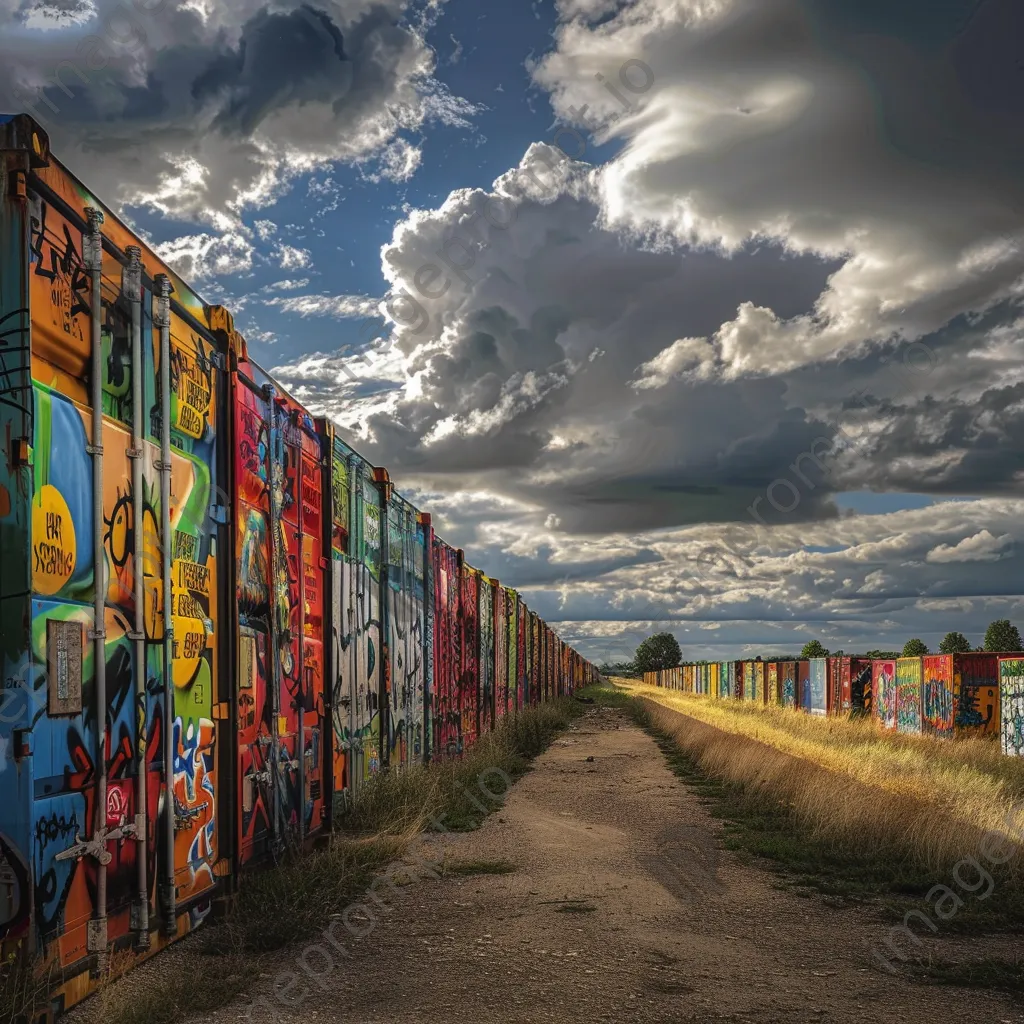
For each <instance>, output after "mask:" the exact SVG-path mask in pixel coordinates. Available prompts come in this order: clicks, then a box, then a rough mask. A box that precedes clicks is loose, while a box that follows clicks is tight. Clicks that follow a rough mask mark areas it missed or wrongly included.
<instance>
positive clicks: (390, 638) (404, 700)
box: [377, 470, 428, 767]
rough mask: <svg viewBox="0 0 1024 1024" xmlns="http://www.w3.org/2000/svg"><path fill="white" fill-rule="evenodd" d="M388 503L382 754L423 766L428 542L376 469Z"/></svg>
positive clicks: (416, 516)
mask: <svg viewBox="0 0 1024 1024" xmlns="http://www.w3.org/2000/svg"><path fill="white" fill-rule="evenodd" d="M377 476H378V484H379V486H381V487H382V488H383V497H384V499H385V501H386V507H387V513H386V515H387V559H386V562H385V564H384V566H383V581H382V582H383V592H384V599H383V601H382V609H383V613H384V623H383V635H384V638H385V644H384V651H383V662H384V692H383V695H382V703H383V707H384V716H385V718H384V734H385V736H386V743H385V748H384V754H385V759H386V763H387V764H388V766H389V767H398V766H410V765H414V764H422V763H423V761H424V760H425V759H426V757H427V747H428V743H427V741H426V738H425V728H426V719H427V714H426V658H425V641H424V630H425V625H424V620H425V618H426V592H425V587H426V576H425V568H424V559H425V557H426V540H425V531H424V524H423V523H422V522H421V520H420V512H419V510H418V509H417V508H415V507H414V506H413V505H411V504H410V503H409V502H408V501H406V500H405V499H404V498H402V497H401V496H400V495H399V494H398V493H397V492H396V491H395V490H394V488H393V487H392V485H391V482H390V479H389V478H388V476H387V474H386V472H384V471H381V470H378V472H377Z"/></svg>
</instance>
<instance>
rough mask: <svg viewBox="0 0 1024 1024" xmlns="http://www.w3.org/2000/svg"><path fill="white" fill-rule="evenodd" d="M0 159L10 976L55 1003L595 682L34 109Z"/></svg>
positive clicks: (3, 840)
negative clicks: (94, 190) (24, 975)
mask: <svg viewBox="0 0 1024 1024" xmlns="http://www.w3.org/2000/svg"><path fill="white" fill-rule="evenodd" d="M0 171H2V174H0V181H2V182H3V183H4V190H3V198H2V200H0V202H2V206H0V211H2V212H0V260H2V274H0V551H2V555H0V635H2V641H0V643H2V667H3V671H2V686H3V689H2V691H0V698H2V700H0V773H2V774H0V787H2V792H3V796H2V799H0V953H2V960H0V964H2V963H4V962H6V961H7V959H8V957H10V956H17V955H23V954H26V953H29V954H35V955H39V956H41V957H43V958H44V960H46V961H48V962H49V963H50V964H51V965H52V966H54V967H55V968H56V971H55V975H54V976H55V977H57V978H58V979H59V981H58V985H57V988H56V989H55V991H54V996H53V1006H54V1007H55V1008H56V1009H57V1010H58V1011H59V1010H60V1009H61V1008H63V1007H65V1006H68V1005H71V1004H72V1003H74V1002H76V1001H77V1000H79V999H80V998H82V997H83V996H84V995H86V994H88V992H89V991H90V990H91V988H92V986H93V985H94V983H95V982H94V976H95V974H96V971H97V968H98V966H99V965H101V964H102V963H103V960H104V958H105V957H106V956H107V955H108V954H109V952H110V951H111V950H118V949H122V948H132V949H134V950H135V951H136V952H138V953H139V954H140V955H143V954H145V953H147V952H153V951H155V950H157V949H159V948H161V947H162V946H164V945H166V944H167V943H168V942H170V941H171V940H172V939H173V938H175V937H176V936H180V935H182V934H185V933H187V932H188V931H190V930H191V929H193V928H195V927H196V925H197V924H199V923H200V922H201V921H202V920H203V919H204V917H205V916H206V915H207V914H208V913H209V912H210V911H211V908H212V907H214V906H215V905H216V901H217V900H218V899H219V898H220V897H222V896H224V895H226V894H229V893H230V892H231V891H232V890H233V889H234V888H235V887H236V886H237V885H238V884H239V878H240V877H242V876H243V875H244V871H245V869H246V868H248V867H250V866H252V865H257V864H261V863H267V862H271V861H274V860H276V859H277V858H278V857H279V856H280V855H281V854H282V853H283V852H285V851H287V850H288V849H290V848H291V849H295V848H300V847H302V846H303V845H308V844H309V842H310V841H311V840H312V839H313V838H314V837H316V836H317V835H318V834H323V833H325V832H326V831H327V830H328V829H330V827H331V825H332V821H333V819H335V817H336V816H338V815H340V814H342V813H343V812H344V810H345V809H346V807H347V806H349V805H350V803H351V800H352V797H353V794H354V793H356V791H357V790H358V788H359V787H360V786H361V785H363V784H364V783H365V782H366V780H368V779H370V778H371V776H373V775H374V773H375V772H377V771H379V770H381V769H384V768H392V769H393V768H398V767H402V766H410V765H418V764H423V763H424V762H428V761H431V760H436V759H439V758H450V757H457V756H459V755H460V754H461V753H462V752H463V751H464V750H465V749H466V748H467V747H469V746H470V745H471V744H472V743H473V742H474V740H475V739H476V738H477V737H478V736H480V735H482V734H485V733H487V732H488V731H489V730H491V729H493V728H494V727H495V725H496V723H498V722H499V721H500V720H501V719H502V718H503V717H504V716H507V715H512V714H515V713H516V712H517V711H519V710H520V709H523V708H526V707H529V706H532V705H537V704H539V703H541V702H543V701H547V700H551V699H554V698H556V697H558V696H560V695H567V694H570V693H572V691H573V690H574V689H575V688H577V687H579V686H582V685H585V684H587V683H589V682H592V681H594V679H595V676H596V673H595V670H594V668H593V667H592V666H591V665H590V664H589V663H587V662H586V661H585V660H584V659H583V658H582V657H581V656H580V655H578V654H577V653H576V652H575V651H573V650H572V649H571V648H570V647H568V646H567V645H566V644H565V643H564V642H562V640H560V639H559V637H558V636H557V635H556V634H555V633H554V631H553V630H552V629H551V628H550V627H549V626H548V625H547V624H546V623H545V622H544V621H543V620H542V619H541V618H540V617H539V616H538V615H537V614H536V613H535V612H533V611H531V610H530V609H529V608H528V607H527V605H526V603H525V602H524V600H523V597H522V595H521V594H519V593H517V592H516V591H515V590H513V589H511V588H508V587H505V586H502V585H501V584H500V583H499V582H498V581H497V580H495V579H491V578H489V577H488V576H487V575H485V574H484V573H483V572H481V571H480V570H479V569H476V568H473V567H472V566H470V565H469V564H468V563H467V562H466V560H465V558H464V556H463V553H462V551H460V550H456V549H454V548H452V547H450V546H449V545H448V544H446V543H445V542H444V541H443V540H442V539H441V538H440V537H438V536H436V534H435V532H434V529H433V527H432V525H431V518H430V515H429V514H428V513H426V512H423V511H421V510H419V509H417V508H415V507H414V506H413V505H412V504H410V503H409V502H408V501H406V500H405V499H403V498H402V497H401V495H399V494H398V493H397V492H396V490H395V489H394V487H393V486H392V483H391V481H390V479H389V476H388V473H387V471H386V470H384V469H382V468H380V467H376V466H373V465H371V464H370V463H369V462H367V461H366V460H365V459H364V458H362V457H361V456H360V455H359V454H358V453H357V452H356V451H354V450H353V449H352V448H351V447H350V446H349V445H348V444H347V443H346V442H345V441H344V440H343V439H342V437H341V436H339V434H338V433H337V432H336V430H335V429H334V427H333V426H332V425H331V423H330V422H327V421H325V420H314V419H313V418H312V417H311V416H310V415H309V413H308V412H307V411H306V410H305V409H304V408H303V407H302V405H301V404H300V403H299V402H297V401H296V400H295V399H294V398H293V397H292V396H290V395H289V394H288V393H286V392H285V391H284V390H283V389H282V388H281V387H280V386H279V385H278V384H277V383H276V382H275V381H274V380H273V379H272V378H271V376H270V375H269V374H267V373H266V372H265V371H264V370H262V369H261V368H260V367H259V366H258V365H257V364H256V363H255V362H253V361H252V360H251V359H250V358H249V356H248V353H247V348H246V343H245V340H244V339H243V337H242V336H241V334H239V332H238V331H237V330H235V327H234V323H233V320H232V317H231V314H230V313H229V312H228V311H227V310H226V309H223V308H221V307H218V306H210V305H206V304H204V303H203V302H202V300H201V299H200V298H199V297H198V296H197V295H196V294H195V293H194V292H193V291H192V290H191V289H190V288H189V287H188V285H187V284H186V283H185V282H184V281H182V280H181V279H179V278H178V277H176V276H175V274H174V273H173V272H172V271H171V270H170V269H169V268H168V267H167V266H166V265H165V264H163V263H162V262H161V261H160V259H159V258H158V257H157V255H156V254H155V253H154V252H153V251H152V250H150V249H148V248H147V247H146V246H145V245H144V244H143V243H142V242H141V241H140V240H139V239H138V238H137V237H135V236H134V235H133V234H132V233H131V231H130V230H129V229H128V228H127V227H126V226H125V225H124V224H123V223H121V222H120V221H118V220H117V219H116V218H115V217H113V216H112V215H111V213H110V211H109V210H106V209H105V208H104V207H103V205H102V204H101V203H100V202H99V201H98V200H97V199H96V198H95V197H94V196H92V195H91V194H90V193H89V192H88V191H87V190H86V188H85V187H84V186H83V185H82V184H81V183H80V182H79V181H78V180H76V178H75V177H74V176H73V175H72V174H71V173H70V172H68V171H67V170H66V169H65V168H64V167H63V166H62V165H61V164H60V163H59V162H58V161H57V160H56V159H55V158H54V157H53V156H52V155H51V154H50V152H49V146H48V140H47V138H46V136H45V134H44V133H43V132H42V131H41V129H40V128H39V126H38V125H37V124H36V123H35V122H33V121H31V120H30V119H29V118H27V117H23V116H15V117H0ZM241 884H244V880H243V882H242V883H241Z"/></svg>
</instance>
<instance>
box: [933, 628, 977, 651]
mask: <svg viewBox="0 0 1024 1024" xmlns="http://www.w3.org/2000/svg"><path fill="white" fill-rule="evenodd" d="M973 650H974V648H973V647H971V641H970V640H968V639H967V637H965V636H964V635H963V633H958V632H957V631H956V630H953V632H952V633H947V634H946V635H945V636H944V637H943V638H942V642H941V643H940V644H939V654H966V653H968V652H969V651H973Z"/></svg>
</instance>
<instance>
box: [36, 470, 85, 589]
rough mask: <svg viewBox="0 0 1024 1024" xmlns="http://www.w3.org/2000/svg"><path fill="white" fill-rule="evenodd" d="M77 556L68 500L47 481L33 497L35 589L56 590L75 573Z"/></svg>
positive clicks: (73, 525)
mask: <svg viewBox="0 0 1024 1024" xmlns="http://www.w3.org/2000/svg"><path fill="white" fill-rule="evenodd" d="M77 558H78V546H77V544H76V543H75V524H74V522H73V521H72V519H71V510H70V509H69V508H68V503H67V502H66V501H65V500H64V495H63V494H61V493H60V491H58V490H57V488H56V487H54V486H53V485H52V484H43V486H42V487H40V488H39V490H38V491H37V492H36V496H35V497H34V498H33V499H32V589H33V590H34V591H35V592H36V593H37V594H43V595H45V596H47V597H49V596H50V595H52V594H56V593H57V592H58V591H60V590H61V589H62V588H63V587H64V585H65V584H66V583H67V582H68V580H69V579H71V576H72V575H73V574H74V571H75V563H76V561H77Z"/></svg>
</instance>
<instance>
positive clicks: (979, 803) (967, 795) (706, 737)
mask: <svg viewBox="0 0 1024 1024" xmlns="http://www.w3.org/2000/svg"><path fill="white" fill-rule="evenodd" d="M618 682H619V683H620V685H623V686H624V687H625V688H626V689H627V690H628V691H629V692H630V693H632V694H633V695H635V696H638V697H643V698H646V700H647V702H648V705H649V707H650V708H651V711H652V715H653V717H654V720H655V724H656V725H657V727H658V728H660V729H662V730H664V731H666V732H667V733H669V734H670V735H672V736H673V738H675V739H676V740H677V741H678V742H680V743H681V744H682V746H683V747H684V749H685V750H687V752H688V753H690V754H691V755H693V756H696V757H697V759H698V761H699V762H700V764H701V765H702V767H703V768H704V769H705V770H707V771H709V772H711V773H712V774H714V775H717V776H720V777H723V778H726V779H729V780H730V781H734V782H742V783H744V785H746V786H748V787H750V788H752V789H753V790H754V791H755V792H756V791H761V792H765V793H766V794H770V795H772V796H774V797H776V798H778V799H781V800H783V801H784V802H785V803H787V804H789V805H790V806H791V807H792V809H793V811H794V813H796V814H797V816H798V817H799V818H800V819H801V820H803V821H804V822H805V823H806V824H808V825H810V826H811V827H812V828H813V829H814V830H815V831H816V832H817V833H819V834H823V835H829V836H834V837H835V838H837V839H840V838H841V839H844V840H851V839H853V840H857V841H860V842H867V843H872V844H878V845H880V846H882V847H884V848H890V849H894V850H896V851H899V852H901V853H903V854H906V855H909V856H911V857H912V858H913V859H914V860H915V861H917V862H919V863H921V864H924V865H927V866H929V867H933V868H940V867H943V866H948V864H949V863H951V858H952V861H955V860H956V859H958V858H959V857H961V856H966V855H974V854H976V853H977V851H978V848H979V844H980V842H981V837H982V835H983V834H984V833H985V832H986V831H988V830H990V829H998V830H999V831H1002V832H1006V831H1007V830H1008V829H1007V820H1008V816H1010V820H1011V821H1012V822H1014V823H1015V827H1012V828H1011V829H1010V831H1011V832H1012V834H1013V835H1014V837H1015V838H1017V839H1018V841H1020V838H1021V835H1022V826H1024V759H1015V758H1007V757H1003V756H1002V755H1001V754H1000V752H999V747H998V744H993V743H989V742H985V741H979V740H971V741H965V742H954V743H951V742H948V741H943V740H937V739H932V738H928V737H911V736H900V735H894V734H891V733H886V732H883V731H882V730H881V729H879V728H878V726H877V725H876V724H875V723H873V722H872V721H870V720H865V719H860V718H848V717H836V718H819V717H815V716H811V715H807V714H804V713H803V712H799V711H793V710H790V709H786V708H778V707H767V708H765V707H763V706H760V705H744V704H743V703H740V702H733V701H715V700H710V699H708V698H707V697H698V696H691V695H688V694H681V693H677V692H675V691H671V690H661V689H658V688H656V687H650V686H644V685H643V684H638V683H636V682H633V681H629V680H619V681H618ZM660 708H667V709H670V710H672V711H676V712H680V713H681V714H682V715H683V716H685V717H683V718H680V716H679V715H678V714H665V713H664V712H662V711H661V710H660ZM837 776H838V778H837ZM1014 814H1015V816H1014ZM1020 860H1021V858H1019V857H1017V858H1014V860H1013V861H1012V862H1011V863H1012V865H1014V866H1015V870H1016V871H1018V872H1024V865H1021V864H1020V863H1019V862H1020Z"/></svg>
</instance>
